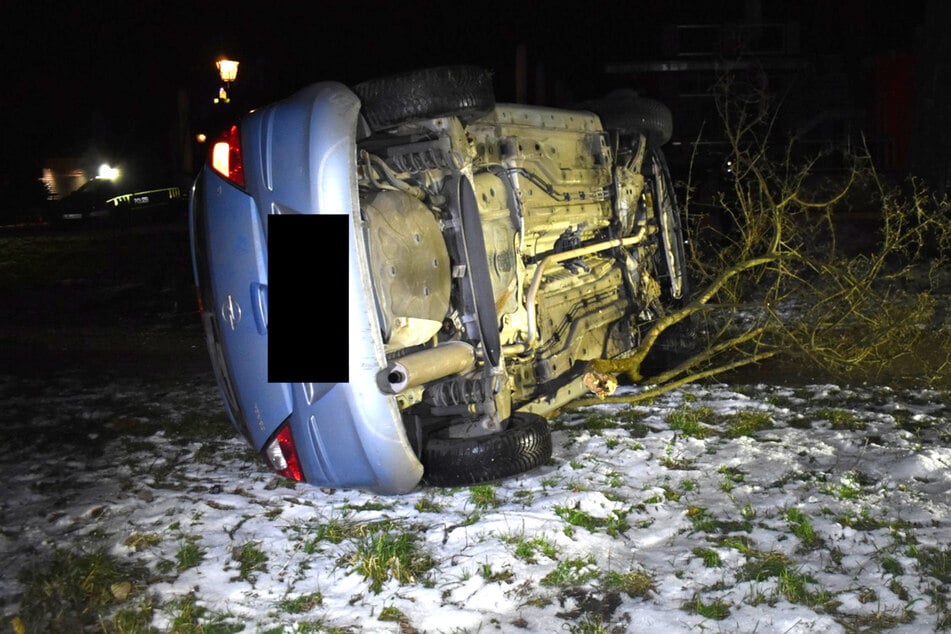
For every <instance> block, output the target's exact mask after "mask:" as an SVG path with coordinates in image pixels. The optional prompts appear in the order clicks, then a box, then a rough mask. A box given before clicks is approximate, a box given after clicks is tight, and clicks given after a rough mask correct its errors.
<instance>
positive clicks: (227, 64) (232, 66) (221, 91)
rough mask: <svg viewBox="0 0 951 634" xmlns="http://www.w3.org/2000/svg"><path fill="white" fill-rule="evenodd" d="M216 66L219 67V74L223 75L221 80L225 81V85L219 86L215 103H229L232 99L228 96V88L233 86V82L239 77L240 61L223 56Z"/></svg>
mask: <svg viewBox="0 0 951 634" xmlns="http://www.w3.org/2000/svg"><path fill="white" fill-rule="evenodd" d="M215 66H217V67H218V75H220V76H221V81H222V82H223V83H224V86H221V87H219V88H218V96H217V97H215V103H229V102H230V101H231V99H230V98H229V97H228V89H230V88H231V83H232V82H233V81H234V80H235V79H236V78H237V77H238V62H237V61H235V60H233V59H227V58H224V57H223V58H221V59H219V60H218V61H217V62H215Z"/></svg>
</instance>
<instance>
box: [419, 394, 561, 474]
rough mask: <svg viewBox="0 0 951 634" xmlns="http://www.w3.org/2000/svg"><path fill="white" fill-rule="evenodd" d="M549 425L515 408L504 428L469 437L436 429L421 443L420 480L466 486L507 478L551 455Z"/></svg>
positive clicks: (531, 467)
mask: <svg viewBox="0 0 951 634" xmlns="http://www.w3.org/2000/svg"><path fill="white" fill-rule="evenodd" d="M551 452H552V444H551V429H550V428H549V426H548V421H547V420H545V419H544V418H543V417H541V416H539V415H537V414H529V413H526V412H516V413H515V414H513V415H512V417H511V418H509V419H508V427H506V428H505V429H504V430H502V431H500V432H497V433H493V434H487V435H484V436H476V437H472V438H449V437H447V436H445V435H440V433H439V432H436V433H435V434H433V435H430V436H429V438H428V439H427V441H426V443H425V445H424V446H423V456H422V461H423V467H424V472H423V480H424V481H425V482H426V483H427V484H430V485H433V486H466V485H471V484H478V483H480V482H488V481H491V480H498V479H501V478H507V477H509V476H513V475H516V474H519V473H523V472H525V471H529V470H530V469H534V468H535V467H538V466H540V465H542V464H544V463H545V462H547V461H548V460H549V458H551Z"/></svg>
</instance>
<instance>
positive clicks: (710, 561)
mask: <svg viewBox="0 0 951 634" xmlns="http://www.w3.org/2000/svg"><path fill="white" fill-rule="evenodd" d="M693 554H694V555H696V556H697V557H699V558H700V559H701V560H702V561H703V565H704V566H705V567H706V568H719V567H720V566H722V565H723V560H722V559H721V558H720V553H718V552H717V551H715V550H713V549H712V548H703V547H697V548H694V549H693Z"/></svg>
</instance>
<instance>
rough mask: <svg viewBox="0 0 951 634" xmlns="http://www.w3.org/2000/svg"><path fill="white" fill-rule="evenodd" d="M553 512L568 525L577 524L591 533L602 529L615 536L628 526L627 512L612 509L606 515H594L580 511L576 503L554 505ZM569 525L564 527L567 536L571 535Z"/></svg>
mask: <svg viewBox="0 0 951 634" xmlns="http://www.w3.org/2000/svg"><path fill="white" fill-rule="evenodd" d="M554 510H555V514H556V515H558V517H560V518H561V519H563V520H565V521H566V522H567V523H568V524H569V525H570V526H579V527H581V528H585V529H587V530H588V531H590V532H592V533H597V532H599V531H604V532H605V533H607V534H608V535H610V536H612V537H616V536H617V535H619V534H620V533H623V532H624V531H626V530H627V529H629V528H630V525H629V524H628V523H627V513H625V512H622V511H618V510H613V511H611V513H610V514H609V515H608V516H607V517H595V516H593V515H591V514H589V513H586V512H585V511H582V510H581V509H580V508H579V507H578V505H575V506H573V507H568V506H561V505H555V508H554ZM570 526H567V527H565V534H566V535H568V536H569V537H570V536H571V535H573V533H574V532H573V531H572V530H571V529H570Z"/></svg>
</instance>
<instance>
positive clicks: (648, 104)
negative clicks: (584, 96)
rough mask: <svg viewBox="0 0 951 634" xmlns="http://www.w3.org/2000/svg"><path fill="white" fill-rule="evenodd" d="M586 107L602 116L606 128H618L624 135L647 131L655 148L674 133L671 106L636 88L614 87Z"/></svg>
mask: <svg viewBox="0 0 951 634" xmlns="http://www.w3.org/2000/svg"><path fill="white" fill-rule="evenodd" d="M584 107H585V108H587V109H588V110H591V111H592V112H594V113H595V114H597V115H598V117H600V118H601V125H603V126H604V128H605V129H606V130H617V131H618V132H619V133H620V134H621V135H622V136H625V135H632V134H643V135H644V137H645V138H646V139H647V144H648V145H649V146H650V147H652V148H659V147H660V146H662V145H664V144H665V143H667V142H668V141H670V137H671V135H672V134H673V130H674V119H673V115H672V114H671V112H670V108H668V107H667V106H666V105H664V104H663V103H661V102H659V101H656V100H654V99H649V98H647V97H640V96H638V94H637V93H636V92H634V91H633V90H617V91H614V92H612V93H611V94H609V95H608V96H607V97H604V98H603V99H598V100H597V101H592V102H589V103H586V104H584Z"/></svg>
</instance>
